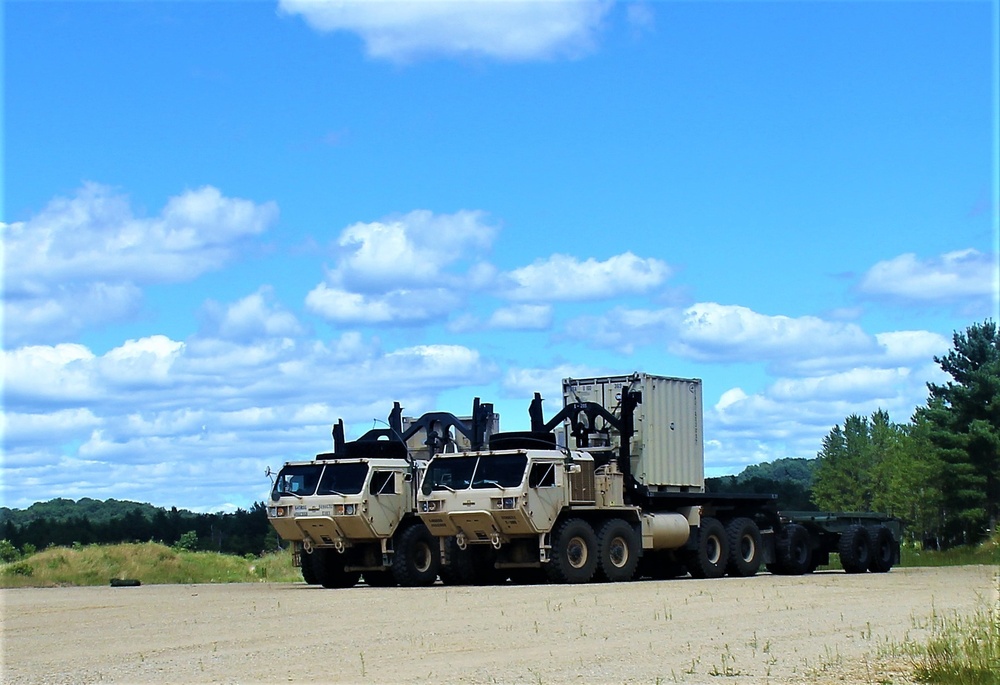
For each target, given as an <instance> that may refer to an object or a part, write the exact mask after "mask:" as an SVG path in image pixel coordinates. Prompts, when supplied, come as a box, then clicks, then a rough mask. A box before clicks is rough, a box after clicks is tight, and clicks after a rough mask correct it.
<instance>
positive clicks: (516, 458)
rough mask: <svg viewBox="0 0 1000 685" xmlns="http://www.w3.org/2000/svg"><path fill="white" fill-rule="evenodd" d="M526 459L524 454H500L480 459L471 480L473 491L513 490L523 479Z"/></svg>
mask: <svg viewBox="0 0 1000 685" xmlns="http://www.w3.org/2000/svg"><path fill="white" fill-rule="evenodd" d="M527 465H528V457H527V456H526V455H524V454H502V455H498V456H493V457H480V458H479V464H478V465H477V466H476V475H475V476H474V477H473V479H472V487H473V488H474V489H482V488H514V487H517V486H518V485H520V484H521V481H522V480H523V479H524V469H525V467H526V466H527Z"/></svg>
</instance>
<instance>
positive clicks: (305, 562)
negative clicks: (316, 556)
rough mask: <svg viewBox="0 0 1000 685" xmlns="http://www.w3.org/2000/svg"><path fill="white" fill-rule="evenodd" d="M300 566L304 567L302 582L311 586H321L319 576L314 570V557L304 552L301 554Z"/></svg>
mask: <svg viewBox="0 0 1000 685" xmlns="http://www.w3.org/2000/svg"><path fill="white" fill-rule="evenodd" d="M299 564H300V565H301V567H302V580H304V581H306V583H307V584H309V585H319V584H320V583H319V576H318V575H317V574H316V570H315V569H314V568H313V555H312V554H309V553H308V552H306V551H305V550H302V551H301V552H299Z"/></svg>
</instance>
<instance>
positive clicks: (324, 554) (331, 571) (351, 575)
mask: <svg viewBox="0 0 1000 685" xmlns="http://www.w3.org/2000/svg"><path fill="white" fill-rule="evenodd" d="M312 557H313V558H312V561H313V570H314V571H315V573H316V577H317V578H318V579H319V583H320V585H322V586H323V587H325V588H345V587H353V586H354V585H357V583H358V581H359V580H360V579H361V574H360V573H358V572H357V571H345V570H344V555H343V554H340V553H339V552H337V550H334V549H315V550H313V553H312Z"/></svg>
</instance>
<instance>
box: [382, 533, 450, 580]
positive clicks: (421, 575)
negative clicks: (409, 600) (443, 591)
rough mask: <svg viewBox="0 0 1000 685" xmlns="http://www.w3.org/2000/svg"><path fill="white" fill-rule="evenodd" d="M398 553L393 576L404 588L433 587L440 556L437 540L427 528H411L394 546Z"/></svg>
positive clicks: (395, 556) (394, 562)
mask: <svg viewBox="0 0 1000 685" xmlns="http://www.w3.org/2000/svg"><path fill="white" fill-rule="evenodd" d="M394 546H395V548H396V553H395V554H394V555H393V559H392V575H393V577H394V578H395V579H396V582H397V583H399V584H400V585H402V586H403V587H416V586H418V585H431V584H433V583H434V581H435V580H437V575H438V566H439V560H438V554H437V539H436V538H435V537H434V536H433V535H431V532H430V531H429V530H427V526H425V525H424V524H422V523H416V524H414V525H411V526H409V527H408V528H406V529H405V530H403V532H402V533H400V534H399V538H398V539H397V540H396V541H395V544H394Z"/></svg>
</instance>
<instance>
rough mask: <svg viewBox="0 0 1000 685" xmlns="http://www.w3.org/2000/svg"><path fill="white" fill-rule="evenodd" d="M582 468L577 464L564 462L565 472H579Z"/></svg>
mask: <svg viewBox="0 0 1000 685" xmlns="http://www.w3.org/2000/svg"><path fill="white" fill-rule="evenodd" d="M582 470H583V469H582V468H581V467H580V465H579V464H566V473H580V471H582Z"/></svg>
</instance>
